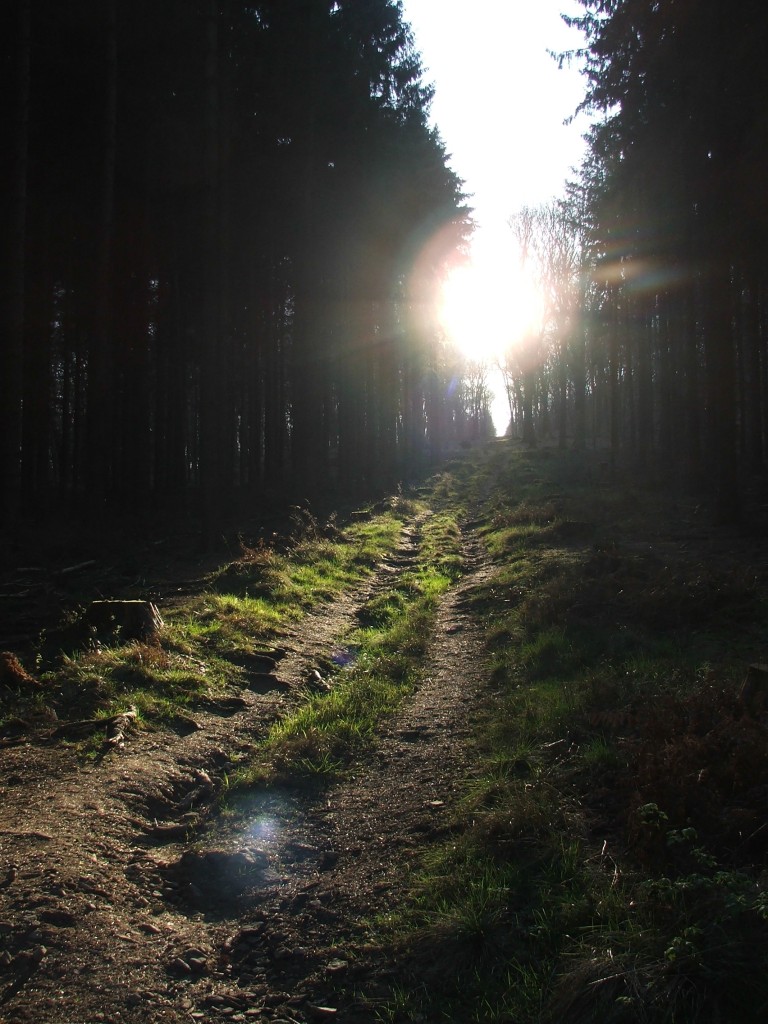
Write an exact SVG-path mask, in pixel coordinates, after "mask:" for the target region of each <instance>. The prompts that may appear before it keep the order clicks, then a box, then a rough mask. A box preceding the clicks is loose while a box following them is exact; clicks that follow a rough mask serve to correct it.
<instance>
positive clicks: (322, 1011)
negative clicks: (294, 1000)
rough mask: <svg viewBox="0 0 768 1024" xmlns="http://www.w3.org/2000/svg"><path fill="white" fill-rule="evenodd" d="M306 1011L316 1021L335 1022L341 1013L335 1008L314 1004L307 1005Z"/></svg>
mask: <svg viewBox="0 0 768 1024" xmlns="http://www.w3.org/2000/svg"><path fill="white" fill-rule="evenodd" d="M306 1009H307V1013H308V1014H309V1015H310V1017H313V1018H314V1019H315V1020H333V1018H334V1017H336V1016H337V1015H338V1012H339V1011H338V1010H336V1009H334V1007H333V1006H313V1005H312V1003H307V1006H306Z"/></svg>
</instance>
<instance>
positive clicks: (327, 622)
mask: <svg viewBox="0 0 768 1024" xmlns="http://www.w3.org/2000/svg"><path fill="white" fill-rule="evenodd" d="M419 525H420V524H419V522H418V521H414V522H412V523H410V524H407V525H406V526H405V527H404V530H403V534H402V537H401V543H400V547H399V549H398V551H397V552H396V554H395V555H394V556H393V557H392V558H391V559H390V560H388V562H385V563H384V564H383V565H382V566H381V567H380V569H379V571H378V572H377V573H376V574H375V575H374V576H372V577H371V578H370V579H369V580H368V581H366V583H365V584H364V585H363V586H362V587H359V588H357V589H356V590H355V591H353V592H350V593H349V594H348V595H346V596H345V597H344V598H343V599H341V600H339V601H335V602H334V603H333V604H332V605H328V606H325V607H323V608H321V609H319V610H317V611H316V612H314V613H312V614H310V615H308V616H306V617H305V618H304V619H303V620H302V622H301V623H300V624H299V625H298V627H297V628H296V629H295V630H294V631H293V632H292V633H290V634H288V635H286V637H285V639H284V642H283V644H282V646H283V648H284V649H285V651H286V654H285V657H284V658H283V660H282V661H281V662H280V666H279V678H280V680H281V681H282V683H283V684H284V685H283V686H281V687H280V688H279V689H277V690H275V691H269V692H266V693H250V692H247V691H245V692H244V704H243V706H242V707H241V708H240V709H238V710H237V712H236V713H234V714H231V715H230V717H224V716H223V715H212V714H208V715H198V716H196V717H197V718H198V719H199V722H200V724H201V725H202V726H203V728H202V729H201V730H200V731H196V732H192V733H190V734H188V735H186V736H179V737H170V739H169V737H168V736H166V735H163V736H162V737H158V736H157V735H152V734H142V735H139V736H134V737H131V738H130V740H129V744H128V746H127V747H126V749H125V750H124V751H123V752H122V753H120V754H114V755H110V756H109V757H108V758H105V759H104V760H103V761H101V762H100V763H99V764H96V765H93V766H90V767H87V768H82V767H80V766H78V765H77V764H76V763H75V761H74V759H73V757H72V754H71V753H70V752H68V751H66V750H61V749H60V748H51V747H41V746H34V745H32V744H25V745H23V746H20V747H16V748H10V749H6V750H3V751H0V759H1V760H0V763H2V765H3V768H4V772H3V777H2V794H1V795H2V808H3V810H2V821H1V822H0V871H1V870H3V869H4V870H5V871H6V872H7V875H6V880H5V884H4V885H3V883H2V881H0V940H2V944H3V948H2V950H0V1024H12V1022H15V1021H26V1020H35V1021H41V1022H44V1021H48V1022H64V1021H67V1022H74V1021H82V1022H84V1024H85V1022H91V1021H105V1022H109V1021H115V1022H117V1021H131V1022H134V1021H135V1022H150V1021H152V1022H154V1021H189V1020H219V1019H226V1018H228V1019H231V1020H254V1019H255V1020H264V1021H268V1020H271V1021H300V1022H301V1021H311V1020H313V1019H338V1020H349V1021H373V1020H376V1019H377V1018H376V1014H375V1006H374V1004H375V1001H376V999H377V997H384V996H385V995H386V994H387V993H388V989H387V986H386V966H387V965H383V964H382V963H381V962H380V960H379V955H378V954H377V953H376V950H375V946H374V945H372V943H371V940H372V938H373V936H374V933H373V932H372V931H371V930H370V925H369V924H367V923H366V922H369V921H370V920H371V918H372V917H374V916H375V915H376V914H377V913H381V912H384V911H386V910H387V909H388V908H390V907H391V906H393V905H394V904H395V903H396V902H397V899H398V893H401V892H402V891H403V889H404V887H405V886H406V885H407V882H408V876H409V871H410V868H411V865H412V864H413V862H414V858H415V855H416V854H417V853H418V851H419V850H420V849H422V848H423V847H424V846H425V845H428V844H429V842H430V841H433V840H437V839H438V838H440V837H441V836H443V835H444V834H445V830H446V825H445V818H446V815H447V813H448V810H449V808H450V806H451V803H452V801H453V799H454V798H455V795H456V792H457V789H458V786H459V783H460V780H461V779H462V778H463V777H464V775H465V774H466V772H467V770H468V768H469V760H470V756H471V755H470V750H469V747H468V741H469V739H470V736H471V731H472V730H471V720H472V717H473V715H474V714H475V713H476V710H477V707H478V701H477V693H478V690H479V688H480V687H481V686H482V684H483V681H484V670H483V661H482V653H481V652H482V637H481V632H480V628H479V626H478V625H477V624H476V623H475V622H474V621H473V619H472V617H471V615H470V613H469V612H468V610H467V609H466V607H465V602H464V597H465V595H466V594H467V593H468V592H469V591H470V590H471V589H472V588H473V587H475V586H477V585H478V584H479V583H480V582H483V581H484V580H487V579H488V578H489V577H490V575H491V574H492V571H493V570H492V568H491V566H490V565H489V563H488V562H487V561H486V559H485V558H484V556H483V554H482V551H481V549H480V547H479V544H478V543H477V541H476V540H474V539H473V538H472V537H471V536H469V537H467V538H465V548H466V560H467V568H468V574H467V575H466V576H465V577H464V578H463V579H462V581H461V582H460V583H459V584H458V585H457V586H456V587H454V588H453V589H452V590H451V591H450V592H449V593H448V594H447V595H445V597H444V598H443V600H442V602H441V605H440V608H439V611H438V615H437V620H436V623H435V627H434V632H433V635H432V639H431V643H430V648H429V652H428V656H427V659H426V664H425V667H424V675H423V681H422V684H421V685H420V687H419V688H418V690H417V692H416V693H415V694H414V695H413V696H412V697H411V698H410V699H409V700H408V701H407V702H406V703H405V704H404V705H403V707H402V708H401V710H400V711H399V712H398V713H397V714H395V715H394V716H393V717H392V718H391V719H389V720H388V721H387V722H386V723H385V724H384V725H383V727H382V729H381V732H380V737H379V742H378V743H377V745H376V747H375V748H374V749H373V751H372V752H370V753H369V754H368V755H366V756H365V757H364V758H362V759H361V760H360V762H359V763H358V764H357V765H356V766H355V768H354V769H353V770H352V771H351V772H350V773H349V774H348V775H347V776H346V777H345V779H344V781H343V782H342V783H341V784H339V785H337V786H335V787H334V788H332V789H331V790H330V791H325V792H324V793H323V794H322V796H319V797H318V796H317V795H316V796H315V797H312V795H311V794H308V793H306V792H303V793H302V792H300V791H298V790H286V791H278V790H270V791H265V792H264V793H262V794H260V795H259V794H256V795H254V797H253V800H252V813H251V816H250V818H244V817H242V816H239V815H238V816H237V817H232V818H227V817H224V818H219V819H216V820H212V821H211V823H210V828H209V830H208V832H206V833H205V834H204V835H202V837H201V838H199V839H198V840H197V841H196V842H195V844H194V846H193V847H192V848H190V847H188V846H187V845H186V842H185V841H184V830H185V828H187V827H189V826H190V825H191V824H192V823H196V824H198V825H199V822H200V817H201V813H204V808H205V806H206V805H207V803H210V800H211V799H212V797H213V796H214V795H215V793H216V791H217V790H218V788H219V787H220V785H221V780H222V779H223V778H224V776H225V774H226V772H227V771H228V770H230V769H231V767H232V765H231V761H230V757H231V756H232V754H233V753H234V752H236V751H237V750H245V749H247V748H248V747H249V746H251V745H252V744H253V742H254V739H255V738H258V737H259V736H260V735H263V733H264V732H265V731H266V729H267V728H268V726H269V724H270V723H271V722H273V721H274V720H275V719H276V718H278V717H280V716H282V715H283V714H285V713H286V711H287V710H289V709H290V707H292V706H294V705H295V703H296V702H297V701H298V700H300V699H301V686H302V684H303V683H304V682H305V681H306V677H307V674H308V673H309V672H310V671H311V670H312V669H313V668H314V667H316V666H317V664H318V663H322V661H323V659H326V660H327V659H328V658H329V657H331V656H332V654H333V651H334V650H335V649H336V648H337V647H338V645H339V643H340V642H343V636H344V632H345V630H347V629H348V628H349V627H350V626H351V625H352V624H353V622H354V621H355V616H356V612H357V610H358V609H359V608H360V607H361V606H362V605H363V604H364V603H365V601H366V600H367V599H369V598H370V596H371V595H372V594H373V593H374V592H375V590H376V588H377V587H383V586H386V585H389V584H390V583H391V582H392V576H393V574H395V573H398V572H402V571H404V569H405V568H407V567H408V566H409V564H410V563H411V560H412V559H413V558H414V557H415V555H416V553H417V551H418V543H419ZM52 778H58V784H56V785H55V786H52V785H51V781H50V780H51V779H52ZM361 992H362V993H364V994H365V997H364V998H363V997H361V995H360V993H361Z"/></svg>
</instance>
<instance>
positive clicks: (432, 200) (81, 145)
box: [0, 0, 469, 533]
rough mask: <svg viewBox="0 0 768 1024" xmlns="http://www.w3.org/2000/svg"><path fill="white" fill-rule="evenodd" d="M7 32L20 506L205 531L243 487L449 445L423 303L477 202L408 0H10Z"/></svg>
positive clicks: (369, 469) (313, 482) (7, 174)
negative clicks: (439, 122) (434, 389)
mask: <svg viewBox="0 0 768 1024" xmlns="http://www.w3.org/2000/svg"><path fill="white" fill-rule="evenodd" d="M0 37H2V39H3V43H2V50H1V51H0V57H1V58H2V60H1V62H0V97H2V98H1V99H0V104H1V105H2V112H3V123H4V124H8V125H9V130H10V129H12V132H11V133H10V134H9V136H8V141H9V142H10V144H9V145H7V146H5V147H3V150H4V153H3V157H2V162H1V163H0V186H1V188H0V194H1V195H2V196H3V203H2V211H1V212H2V216H3V225H4V227H5V226H8V227H9V229H10V230H8V231H4V232H3V239H4V241H3V248H2V253H1V254H0V257H1V259H2V265H1V266H0V270H1V271H2V273H0V279H2V281H3V295H2V305H1V307H0V334H1V336H2V359H3V362H2V367H1V369H2V378H3V389H4V390H3V396H2V403H1V405H2V411H1V413H0V415H2V428H3V429H2V433H3V437H4V446H3V455H2V464H1V465H0V487H2V492H3V496H4V503H3V504H4V510H5V516H6V518H7V519H10V520H11V521H12V520H13V519H14V518H15V517H17V516H18V514H19V511H20V510H21V509H23V508H29V507H38V506H39V505H40V503H41V502H45V504H46V505H47V506H48V507H50V508H56V507H59V508H61V507H65V506H74V507H86V508H96V509H102V508H103V507H104V503H105V502H106V503H107V507H110V506H114V505H116V504H118V503H119V505H120V507H121V508H124V509H125V508H128V509H142V508H148V507H152V506H156V505H157V504H158V503H166V502H167V503H172V504H174V505H176V506H178V505H179V504H181V503H189V504H192V505H193V507H199V508H200V509H201V510H202V512H203V519H204V528H205V530H206V532H208V533H210V532H211V530H213V529H214V527H215V522H216V519H217V517H218V515H219V513H220V510H221V508H222V506H223V504H224V502H225V500H226V498H227V496H229V495H232V494H234V493H236V492H238V491H246V492H251V491H258V490H260V489H263V488H265V487H277V486H284V485H285V484H289V483H290V482H291V481H299V482H300V484H301V487H302V488H303V489H305V490H307V491H309V490H310V489H311V488H312V487H313V486H314V487H317V486H320V485H327V483H328V482H329V481H341V482H349V481H354V482H355V483H356V484H357V485H358V486H369V487H370V486H373V485H378V484H380V483H384V482H387V483H392V482H393V481H396V480H398V479H402V478H404V477H406V476H407V475H408V474H409V473H411V472H412V471H413V470H414V468H416V466H417V465H418V464H419V462H420V460H422V459H423V458H424V457H425V455H426V453H427V450H428V446H431V447H435V446H437V447H439V442H441V439H440V438H438V437H437V436H436V434H437V432H439V431H445V430H446V429H450V422H449V421H450V417H448V422H447V421H446V417H445V416H442V415H440V416H438V415H432V416H430V415H429V414H428V412H427V410H428V408H431V405H430V403H431V401H432V397H433V396H432V395H431V394H429V395H428V394H427V393H426V390H427V385H426V382H428V381H430V380H431V379H432V376H434V375H435V374H436V375H437V376H438V378H439V377H440V376H441V375H442V377H443V378H444V377H445V374H446V373H447V369H446V368H445V367H443V366H442V363H441V355H440V351H439V349H438V346H437V340H436V336H435V332H434V330H433V329H432V328H431V326H430V324H429V322H428V320H425V318H424V317H420V318H416V317H414V315H413V312H414V310H418V309H419V308H420V307H421V306H423V305H424V304H425V303H427V302H428V301H429V296H430V288H431V286H432V284H433V281H432V278H433V277H434V276H435V275H438V274H440V273H441V272H442V269H441V268H442V264H443V261H444V260H445V259H447V258H449V257H451V256H453V255H455V253H456V252H457V251H458V250H460V249H461V247H462V246H463V244H464V241H465V239H466V236H467V234H468V232H469V219H468V210H467V208H466V207H465V206H464V199H463V195H462V192H461V183H460V181H459V180H458V178H457V177H456V176H455V175H454V174H453V172H452V171H450V170H449V169H448V168H447V165H446V154H445V151H444V148H443V145H442V142H441V140H440V139H439V137H438V136H437V134H436V133H435V132H434V130H432V129H431V128H430V127H429V124H428V121H427V115H428V108H429V102H430V99H431V90H430V88H429V87H428V86H427V85H425V83H424V81H423V78H422V67H421V63H420V58H419V55H418V53H417V52H416V50H415V49H414V44H413V39H412V36H411V33H410V30H409V28H408V26H407V24H406V23H405V22H404V20H403V12H402V5H401V4H400V3H399V2H396V0H364V2H361V0H335V2H334V0H261V2H257V3H242V2H238V0H193V2H189V0H167V2H163V3H162V4H159V5H158V4H155V3H149V2H148V0H76V2H71V3H67V4H61V3H56V2H52V0H40V2H37V3H34V4H30V3H29V0H14V2H12V3H9V4H7V5H4V7H3V13H2V14H1V15H0ZM435 238H437V239H439V241H438V242H437V243H435V242H433V243H432V249H431V250H430V254H429V257H428V259H427V260H423V259H422V260H421V262H420V267H421V275H422V276H421V278H420V279H419V280H418V282H416V283H414V280H413V279H412V278H410V277H409V267H410V266H411V265H412V263H413V261H414V259H415V257H416V255H417V254H418V253H419V251H420V250H421V248H422V247H423V246H424V245H425V244H426V243H427V241H428V240H429V239H435ZM427 371H429V372H427ZM446 383H447V382H446ZM442 390H443V392H444V391H445V390H446V388H443V389H442ZM198 502H199V504H198Z"/></svg>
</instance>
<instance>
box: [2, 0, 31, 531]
mask: <svg viewBox="0 0 768 1024" xmlns="http://www.w3.org/2000/svg"><path fill="white" fill-rule="evenodd" d="M17 33H18V34H17V49H16V55H17V67H16V101H15V114H16V124H15V132H14V138H13V142H12V146H13V170H12V180H11V183H10V184H11V196H10V211H9V212H10V216H9V219H8V224H9V231H8V237H7V254H6V260H7V263H6V266H5V268H4V270H3V272H2V273H0V277H2V279H3V280H2V281H0V295H2V300H1V301H0V332H2V335H4V343H3V349H4V350H3V352H2V358H1V359H0V370H1V371H2V381H0V406H2V408H0V446H1V447H0V451H1V452H2V455H1V458H2V462H1V463H0V487H1V488H2V507H0V519H3V520H4V521H5V522H6V523H8V524H9V525H10V524H13V523H14V522H15V520H16V519H17V517H18V514H19V502H20V497H21V446H22V390H23V364H24V293H25V268H26V234H27V160H28V150H29V93H30V54H31V0H20V3H19V14H18V23H17ZM1 265H2V264H0V266H1Z"/></svg>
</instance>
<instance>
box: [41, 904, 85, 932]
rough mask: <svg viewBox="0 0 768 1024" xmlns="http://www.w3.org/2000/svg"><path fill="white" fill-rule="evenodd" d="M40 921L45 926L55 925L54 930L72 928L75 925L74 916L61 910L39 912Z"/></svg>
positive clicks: (75, 919) (67, 911) (68, 911)
mask: <svg viewBox="0 0 768 1024" xmlns="http://www.w3.org/2000/svg"><path fill="white" fill-rule="evenodd" d="M40 920H41V921H44V922H45V924H46V925H55V926H56V928H74V927H75V925H76V924H77V918H76V916H75V914H74V913H72V912H71V911H70V910H65V909H61V908H56V909H51V910H41V911H40Z"/></svg>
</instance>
